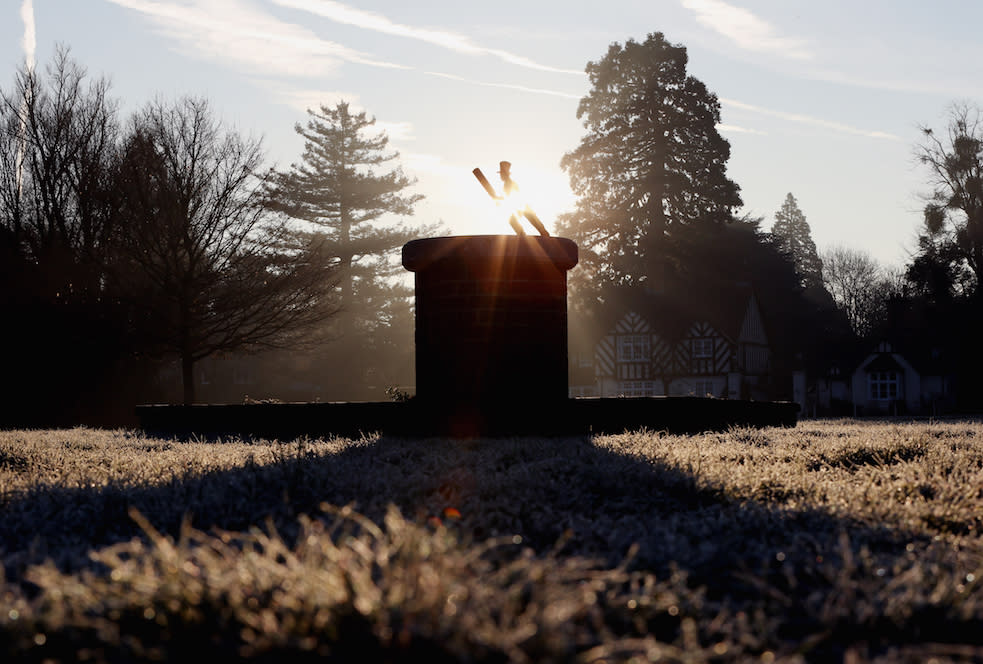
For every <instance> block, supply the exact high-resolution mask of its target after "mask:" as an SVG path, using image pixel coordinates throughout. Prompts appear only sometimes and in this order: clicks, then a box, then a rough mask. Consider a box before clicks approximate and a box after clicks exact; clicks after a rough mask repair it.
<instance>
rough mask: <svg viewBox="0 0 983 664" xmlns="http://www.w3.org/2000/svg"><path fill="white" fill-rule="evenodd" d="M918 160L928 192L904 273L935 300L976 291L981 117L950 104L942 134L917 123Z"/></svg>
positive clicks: (982, 266)
mask: <svg viewBox="0 0 983 664" xmlns="http://www.w3.org/2000/svg"><path fill="white" fill-rule="evenodd" d="M921 129H922V136H923V142H922V143H921V144H920V145H919V146H917V148H916V152H915V154H916V156H917V158H918V161H919V162H920V163H921V164H923V165H924V166H925V167H926V168H927V169H928V172H929V185H930V186H931V187H932V191H931V193H930V194H929V195H928V196H927V202H926V204H925V216H924V226H923V228H922V232H921V234H920V235H919V238H918V253H917V254H916V257H915V259H914V260H913V262H912V265H911V269H910V270H909V277H910V278H911V280H912V281H913V282H914V283H915V284H916V285H918V286H919V287H920V288H921V289H922V291H923V292H924V293H926V294H928V295H930V296H931V297H932V298H934V299H936V300H945V299H947V298H948V297H950V296H952V295H958V294H965V295H969V294H974V293H978V290H979V289H978V286H979V281H980V273H981V270H983V116H981V110H980V109H979V108H978V107H975V106H972V105H969V104H958V105H954V106H953V107H952V108H951V109H950V112H949V124H948V126H947V128H946V133H945V135H944V136H940V135H938V134H936V133H935V131H934V130H932V129H931V128H930V127H922V128H921Z"/></svg>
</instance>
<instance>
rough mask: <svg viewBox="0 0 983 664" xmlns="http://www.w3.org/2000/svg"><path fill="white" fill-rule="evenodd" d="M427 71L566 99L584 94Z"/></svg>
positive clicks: (497, 86) (477, 83) (450, 77)
mask: <svg viewBox="0 0 983 664" xmlns="http://www.w3.org/2000/svg"><path fill="white" fill-rule="evenodd" d="M426 73H427V74H428V75H430V76H437V77H439V78H446V79H449V80H452V81H461V82H462V83H470V84H472V85H482V86H485V87H489V88H504V89H506V90H518V91H520V92H533V93H535V94H540V95H551V96H553V97H564V98H566V99H580V97H581V96H582V95H578V94H574V93H572V92H561V91H559V90H551V89H549V88H533V87H529V86H527V85H517V84H515V83H492V82H489V81H480V80H478V79H474V78H467V77H465V76H457V75H456V74H445V73H443V72H439V71H428V72H426Z"/></svg>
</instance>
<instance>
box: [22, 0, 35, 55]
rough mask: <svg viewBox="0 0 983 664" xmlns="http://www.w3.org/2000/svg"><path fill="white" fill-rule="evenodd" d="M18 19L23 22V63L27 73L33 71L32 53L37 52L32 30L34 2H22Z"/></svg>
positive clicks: (30, 0)
mask: <svg viewBox="0 0 983 664" xmlns="http://www.w3.org/2000/svg"><path fill="white" fill-rule="evenodd" d="M20 17H21V20H22V21H24V39H23V42H22V43H23V45H24V63H25V64H26V65H27V69H28V71H33V69H34V53H35V51H36V50H37V36H36V33H35V29H34V2H33V1H32V0H24V2H23V4H21V6H20Z"/></svg>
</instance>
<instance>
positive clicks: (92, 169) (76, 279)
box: [0, 49, 130, 424]
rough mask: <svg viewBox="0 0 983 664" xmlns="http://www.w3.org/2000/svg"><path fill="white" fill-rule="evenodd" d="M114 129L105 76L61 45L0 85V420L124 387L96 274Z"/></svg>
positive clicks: (91, 403) (115, 323) (84, 403)
mask: <svg viewBox="0 0 983 664" xmlns="http://www.w3.org/2000/svg"><path fill="white" fill-rule="evenodd" d="M119 131H120V128H119V121H118V118H117V105H116V102H115V101H114V100H113V99H111V98H110V96H109V82H108V81H107V80H106V79H101V78H100V79H92V78H90V77H89V76H88V74H87V73H86V71H85V70H84V69H83V68H82V67H81V66H79V65H78V64H77V63H75V62H74V61H73V60H72V59H71V58H70V56H69V52H68V51H67V49H59V50H58V51H57V52H56V53H55V55H54V57H53V59H52V61H51V62H50V64H48V66H47V67H45V68H44V70H43V71H41V72H39V71H35V70H34V69H32V68H28V67H26V66H25V67H22V68H21V69H20V70H18V72H17V73H16V74H15V77H14V82H13V85H12V86H11V87H10V88H9V89H6V90H3V91H0V296H2V298H0V299H2V302H3V307H4V310H3V316H4V318H5V320H6V321H7V324H5V325H3V326H2V328H0V345H2V347H3V349H4V351H5V354H6V358H7V359H6V360H5V376H6V378H5V380H4V381H2V386H0V400H2V401H3V402H4V408H3V413H2V415H0V420H2V421H4V422H6V421H17V422H21V423H25V424H27V423H40V422H41V421H42V420H44V421H46V422H47V423H50V424H53V423H56V422H61V423H64V422H67V421H70V419H71V418H74V417H78V416H79V415H80V414H83V413H88V414H90V415H93V414H95V413H96V412H97V411H98V410H99V409H100V404H99V403H98V402H99V401H100V400H105V396H106V393H105V391H104V388H106V389H108V387H109V386H113V385H116V386H119V387H124V384H125V383H124V381H123V380H122V379H121V377H120V376H118V375H115V369H116V364H117V360H118V358H119V356H120V354H121V353H122V352H123V351H124V350H125V349H126V348H127V347H129V345H130V344H129V341H130V340H129V338H128V336H127V334H126V330H125V321H124V320H123V319H122V318H121V316H120V315H119V312H118V311H117V310H116V308H115V306H114V303H113V300H112V297H111V295H110V294H109V293H108V292H107V290H106V285H107V284H106V279H105V276H106V275H105V264H106V262H107V260H108V257H109V255H111V253H112V251H113V246H114V238H115V237H116V234H117V226H116V220H115V218H114V210H113V194H112V190H113V181H112V166H113V163H114V161H115V159H116V147H117V143H118V135H119ZM13 321H16V324H13V323H12V322H13ZM124 389H125V387H124ZM0 423H2V422H0Z"/></svg>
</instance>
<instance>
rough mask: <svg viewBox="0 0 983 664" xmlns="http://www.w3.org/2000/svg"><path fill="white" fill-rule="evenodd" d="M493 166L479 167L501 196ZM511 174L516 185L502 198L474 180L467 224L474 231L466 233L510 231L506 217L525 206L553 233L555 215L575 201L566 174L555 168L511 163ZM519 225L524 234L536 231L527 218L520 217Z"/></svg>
mask: <svg viewBox="0 0 983 664" xmlns="http://www.w3.org/2000/svg"><path fill="white" fill-rule="evenodd" d="M496 166H497V165H495V166H493V167H491V168H489V169H487V170H486V169H485V168H482V172H483V173H484V174H485V177H486V178H487V179H488V182H489V184H490V185H491V186H492V187H493V188H494V190H495V192H496V193H497V194H498V195H499V196H503V194H504V193H505V192H504V191H503V189H504V187H503V183H502V179H501V177H500V176H499V173H498V172H497V171H498V169H497V167H496ZM511 177H512V180H513V181H514V182H515V183H516V185H518V187H517V189H516V190H515V191H514V192H513V193H512V194H511V195H509V196H503V200H494V199H492V198H491V197H490V196H488V195H487V194H485V193H483V192H482V188H481V185H480V183H478V182H477V181H473V184H472V185H471V186H472V191H473V200H472V205H473V206H474V207H473V209H474V214H473V216H472V218H471V223H470V224H469V226H470V227H471V228H472V229H473V230H470V231H469V232H472V233H476V234H478V233H494V234H503V233H504V234H508V233H511V232H513V231H512V229H511V228H510V227H509V217H510V216H511V215H512V214H513V213H514V212H515V211H517V210H521V209H523V208H525V207H527V206H528V207H529V208H530V209H532V210H533V211H534V212H535V213H536V216H538V217H539V219H541V220H542V222H543V224H544V225H545V226H546V229H547V230H548V231H549V232H550V234H553V232H554V224H555V222H556V218H557V216H558V215H559V214H561V213H563V212H566V211H568V210H570V209H572V208H573V205H574V202H575V200H576V199H575V197H574V195H573V192H572V191H571V190H570V186H569V184H568V183H567V178H566V176H565V175H564V174H563V172H562V171H561V170H560V169H558V168H557V169H547V168H542V167H537V166H524V165H522V164H512V166H511ZM520 218H521V215H520ZM521 226H522V228H523V230H524V231H525V232H526V233H528V234H530V235H536V234H537V232H536V229H535V228H533V227H532V226H531V225H530V224H529V222H528V221H525V220H522V221H521Z"/></svg>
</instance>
